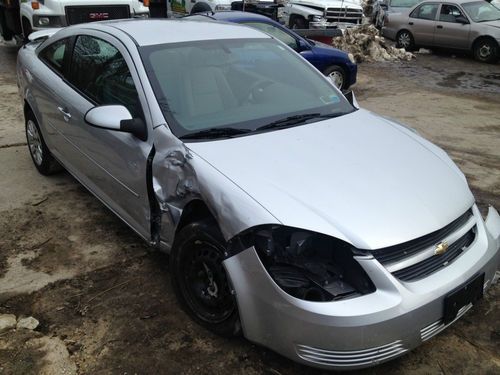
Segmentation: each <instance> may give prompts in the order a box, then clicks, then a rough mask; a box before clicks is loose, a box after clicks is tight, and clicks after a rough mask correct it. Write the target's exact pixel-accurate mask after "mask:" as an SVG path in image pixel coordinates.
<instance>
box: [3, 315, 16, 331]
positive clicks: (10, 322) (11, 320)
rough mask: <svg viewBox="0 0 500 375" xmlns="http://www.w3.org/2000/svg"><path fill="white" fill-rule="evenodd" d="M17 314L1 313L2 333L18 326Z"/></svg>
mask: <svg viewBox="0 0 500 375" xmlns="http://www.w3.org/2000/svg"><path fill="white" fill-rule="evenodd" d="M16 323H17V321H16V316H15V315H13V314H1V315H0V333H2V332H5V331H8V330H9V329H13V328H16Z"/></svg>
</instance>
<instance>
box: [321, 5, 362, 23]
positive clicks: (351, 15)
mask: <svg viewBox="0 0 500 375" xmlns="http://www.w3.org/2000/svg"><path fill="white" fill-rule="evenodd" d="M362 18H363V11H362V10H361V9H349V8H328V9H327V10H326V19H327V20H328V22H349V23H361V21H362Z"/></svg>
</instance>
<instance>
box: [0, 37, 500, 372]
mask: <svg viewBox="0 0 500 375" xmlns="http://www.w3.org/2000/svg"><path fill="white" fill-rule="evenodd" d="M15 58H16V49H15V48H13V47H10V46H7V45H5V44H1V43H0V95H1V98H2V104H1V105H0V192H1V196H0V314H1V313H12V314H15V315H16V316H18V317H19V316H34V317H35V318H37V319H38V320H39V321H40V326H39V327H38V328H37V329H36V330H35V331H27V330H17V331H7V332H4V333H1V334H0V374H2V375H3V374H37V373H39V374H73V373H82V374H135V373H137V374H147V373H186V374H194V373H196V374H205V373H206V374H209V373H210V374H214V373H215V374H235V373H241V374H308V373H311V374H312V373H316V371H315V370H312V369H309V368H306V367H303V366H300V365H297V364H294V363H292V362H291V361H289V360H287V359H285V358H282V357H280V356H278V355H276V354H274V353H272V352H270V351H268V350H266V349H263V348H260V347H258V346H255V345H253V344H251V343H250V342H248V341H246V340H244V339H234V340H226V339H221V338H219V337H216V336H214V335H212V334H210V333H209V332H207V331H205V330H204V329H202V328H200V327H199V326H197V325H196V324H193V323H192V322H191V321H190V320H189V319H188V317H187V316H186V315H185V314H184V313H183V312H182V311H181V310H180V308H179V307H178V305H177V303H176V301H175V298H174V296H173V294H172V290H171V287H170V284H169V275H168V272H167V267H166V266H167V262H168V259H167V257H166V256H164V255H161V254H158V253H155V252H152V251H150V250H149V249H148V247H147V246H146V245H144V244H143V243H142V242H141V241H140V240H139V239H138V238H137V237H136V236H135V235H134V234H133V233H132V231H131V230H129V229H128V228H127V227H126V226H125V225H124V224H122V223H121V222H120V221H119V220H118V219H117V218H115V217H114V216H113V214H111V213H110V212H109V211H107V210H106V209H105V208H104V207H103V206H102V205H101V204H100V203H99V202H98V201H97V200H96V199H95V198H93V197H92V196H90V195H89V194H88V193H87V192H86V191H85V190H84V189H83V188H82V187H80V186H79V184H78V183H76V182H75V180H74V179H73V178H72V177H70V176H69V175H68V174H65V173H63V174H61V175H58V176H55V177H51V178H46V177H42V176H40V175H38V174H37V173H36V171H35V168H34V167H33V166H32V165H31V160H30V158H29V155H28V151H27V148H26V146H25V139H24V131H23V119H22V113H21V103H20V100H19V97H18V95H17V87H16V84H15V74H14V72H15ZM355 91H356V94H357V96H358V100H359V102H360V103H361V105H362V106H364V107H366V108H368V109H370V110H373V111H375V112H378V113H381V114H383V115H386V116H390V117H392V118H394V119H397V120H399V121H401V122H404V123H407V124H409V125H410V126H412V127H414V128H416V129H417V130H418V131H419V132H421V134H423V135H424V136H426V137H427V138H428V139H430V140H432V141H433V142H435V143H437V144H439V145H440V146H442V147H443V148H444V149H445V150H446V151H448V152H449V153H450V155H451V156H452V158H453V159H454V160H455V161H456V162H457V163H458V164H459V165H460V167H461V168H462V170H463V171H464V172H465V174H466V175H467V177H468V179H469V182H470V185H471V187H472V189H473V191H474V193H475V195H476V198H477V201H478V203H479V205H480V206H481V209H482V210H483V212H484V209H485V207H486V206H487V204H488V203H490V204H493V205H495V206H496V207H498V208H500V65H482V64H478V63H476V62H474V61H472V60H470V59H468V58H464V57H453V56H451V55H449V54H445V55H439V56H435V55H419V56H417V59H416V60H414V61H411V62H405V63H383V64H382V63H377V64H363V65H361V66H360V74H359V82H358V84H357V88H356V90H355ZM499 301H500V287H499V286H498V285H496V286H495V287H493V288H492V289H490V291H489V293H488V294H487V295H486V297H485V298H484V300H482V301H481V302H480V303H479V304H478V305H477V306H475V307H474V308H473V309H472V310H471V311H470V312H469V313H467V314H466V316H465V317H463V318H462V319H461V320H460V321H459V322H457V323H456V324H455V325H454V326H453V327H451V328H449V329H448V330H447V331H445V332H444V333H442V334H441V335H439V336H437V337H435V338H434V339H432V340H430V341H429V342H427V343H425V344H424V345H422V346H421V347H419V348H418V349H416V350H414V351H413V352H411V353H409V354H407V355H405V356H404V357H402V358H400V359H397V360H395V361H392V362H390V363H387V364H384V365H381V366H379V367H376V368H373V369H370V370H366V371H362V372H361V373H364V374H387V373H392V374H396V373H403V372H404V373H412V374H428V373H436V374H437V373H443V374H457V373H474V374H476V373H482V374H488V373H489V374H494V373H496V374H498V373H500V354H499V353H500V320H499V316H500V306H499Z"/></svg>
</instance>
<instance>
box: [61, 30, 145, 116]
mask: <svg viewBox="0 0 500 375" xmlns="http://www.w3.org/2000/svg"><path fill="white" fill-rule="evenodd" d="M70 82H71V83H72V84H73V85H74V86H75V87H76V88H77V89H78V90H80V91H81V92H82V93H84V94H85V95H86V96H87V97H89V98H90V99H92V100H93V101H94V102H96V103H97V104H99V105H109V104H120V105H123V106H125V107H127V109H128V110H129V111H130V113H131V114H132V116H133V117H142V109H141V103H140V101H139V95H138V94H137V90H136V88H135V85H134V81H133V79H132V75H131V74H130V70H129V69H128V66H127V63H126V61H125V59H124V58H123V56H122V54H121V53H120V52H119V51H118V50H117V49H116V48H115V47H113V46H112V45H111V44H109V43H108V42H106V41H104V40H102V39H99V38H96V37H92V36H88V35H80V36H78V37H77V39H76V43H75V47H74V50H73V56H72V60H71V74H70Z"/></svg>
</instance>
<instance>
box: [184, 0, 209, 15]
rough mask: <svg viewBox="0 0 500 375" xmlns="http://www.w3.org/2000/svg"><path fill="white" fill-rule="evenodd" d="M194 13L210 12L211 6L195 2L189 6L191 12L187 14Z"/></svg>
mask: <svg viewBox="0 0 500 375" xmlns="http://www.w3.org/2000/svg"><path fill="white" fill-rule="evenodd" d="M196 13H212V8H210V5H208V4H207V3H196V4H194V6H193V7H192V8H191V12H189V14H191V15H193V14H196Z"/></svg>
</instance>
